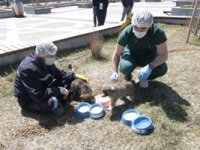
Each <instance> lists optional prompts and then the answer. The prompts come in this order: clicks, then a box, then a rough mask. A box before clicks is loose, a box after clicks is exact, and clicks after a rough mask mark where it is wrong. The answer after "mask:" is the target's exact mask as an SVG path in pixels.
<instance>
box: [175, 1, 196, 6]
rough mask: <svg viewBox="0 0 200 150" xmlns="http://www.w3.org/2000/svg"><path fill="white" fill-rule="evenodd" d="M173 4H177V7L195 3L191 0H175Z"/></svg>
mask: <svg viewBox="0 0 200 150" xmlns="http://www.w3.org/2000/svg"><path fill="white" fill-rule="evenodd" d="M173 2H175V3H176V6H183V5H192V3H193V2H192V1H191V0H190V1H189V0H174V1H173Z"/></svg>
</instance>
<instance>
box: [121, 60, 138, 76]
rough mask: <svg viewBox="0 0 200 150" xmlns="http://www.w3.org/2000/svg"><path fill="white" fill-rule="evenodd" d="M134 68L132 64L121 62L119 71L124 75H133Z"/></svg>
mask: <svg viewBox="0 0 200 150" xmlns="http://www.w3.org/2000/svg"><path fill="white" fill-rule="evenodd" d="M133 68H134V66H133V64H132V63H131V62H120V65H119V70H120V72H121V73H122V74H124V75H127V74H131V72H132V71H133Z"/></svg>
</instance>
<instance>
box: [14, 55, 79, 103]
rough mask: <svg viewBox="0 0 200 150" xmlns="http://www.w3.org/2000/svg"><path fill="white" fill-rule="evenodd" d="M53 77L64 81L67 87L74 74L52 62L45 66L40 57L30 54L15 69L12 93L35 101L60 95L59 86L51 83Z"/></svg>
mask: <svg viewBox="0 0 200 150" xmlns="http://www.w3.org/2000/svg"><path fill="white" fill-rule="evenodd" d="M55 79H56V80H58V81H60V83H62V82H63V83H65V85H66V88H68V89H69V87H70V85H71V82H72V81H73V80H74V79H75V74H74V73H73V72H65V71H62V70H59V69H58V68H57V67H56V66H55V65H54V64H53V65H51V66H46V65H45V63H44V61H43V60H42V58H40V57H38V56H37V55H35V54H30V55H28V56H27V57H26V58H25V59H24V60H23V61H22V62H21V64H20V65H19V67H18V69H17V73H16V78H15V84H14V95H15V96H16V97H28V98H30V99H31V100H32V101H35V102H42V101H45V100H48V99H49V98H50V97H52V96H55V97H60V96H61V95H60V91H59V88H58V87H57V86H53V85H52V82H53V81H54V80H55Z"/></svg>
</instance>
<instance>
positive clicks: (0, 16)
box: [0, 10, 15, 19]
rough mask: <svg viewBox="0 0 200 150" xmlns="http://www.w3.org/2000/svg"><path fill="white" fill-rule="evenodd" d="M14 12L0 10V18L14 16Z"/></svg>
mask: <svg viewBox="0 0 200 150" xmlns="http://www.w3.org/2000/svg"><path fill="white" fill-rule="evenodd" d="M14 16H15V13H14V12H13V11H12V10H5V11H4V10H3V11H1V12H0V19H1V18H10V17H14Z"/></svg>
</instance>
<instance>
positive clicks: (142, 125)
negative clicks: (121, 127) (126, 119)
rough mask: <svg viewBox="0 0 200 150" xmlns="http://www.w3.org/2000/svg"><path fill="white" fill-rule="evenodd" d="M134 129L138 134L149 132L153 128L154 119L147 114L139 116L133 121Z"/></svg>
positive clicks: (132, 126)
mask: <svg viewBox="0 0 200 150" xmlns="http://www.w3.org/2000/svg"><path fill="white" fill-rule="evenodd" d="M131 128H132V131H133V132H135V133H137V134H142V135H143V134H149V133H150V132H151V131H152V130H153V129H154V127H153V125H152V120H151V118H149V117H146V116H139V117H138V118H136V119H135V120H133V121H132V125H131Z"/></svg>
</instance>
